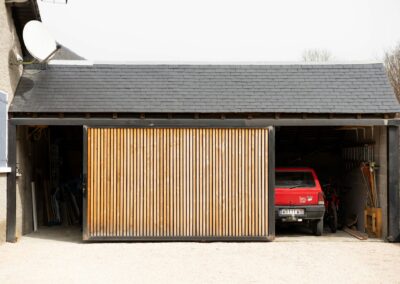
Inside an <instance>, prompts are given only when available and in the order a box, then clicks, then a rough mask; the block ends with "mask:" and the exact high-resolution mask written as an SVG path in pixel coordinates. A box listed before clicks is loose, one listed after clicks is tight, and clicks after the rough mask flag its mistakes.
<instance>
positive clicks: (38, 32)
mask: <svg viewBox="0 0 400 284" xmlns="http://www.w3.org/2000/svg"><path fill="white" fill-rule="evenodd" d="M22 38H23V39H24V43H25V46H26V49H27V50H28V51H29V53H30V54H31V55H32V56H33V57H34V58H36V59H37V60H38V61H39V62H43V61H46V60H48V59H49V58H50V57H51V56H52V55H53V54H54V53H55V52H56V51H57V49H58V47H57V42H56V41H55V39H54V38H53V36H52V35H51V34H50V32H49V31H48V30H47V29H46V28H45V27H44V25H43V24H42V22H39V21H35V20H33V21H29V22H28V23H27V24H26V25H25V27H24V30H23V32H22Z"/></svg>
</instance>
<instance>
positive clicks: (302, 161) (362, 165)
mask: <svg viewBox="0 0 400 284" xmlns="http://www.w3.org/2000/svg"><path fill="white" fill-rule="evenodd" d="M385 137H386V131H385V129H384V128H380V127H362V126H358V127H350V126H348V127H347V126H346V127H343V126H338V127H334V126H323V127H319V126H312V127H291V126H286V127H277V129H276V167H278V168H279V167H291V168H296V167H307V168H312V169H314V170H315V171H316V174H317V176H318V179H319V181H320V184H321V187H322V189H323V191H324V195H325V199H331V198H332V195H334V197H333V198H336V200H337V201H336V202H335V204H336V205H337V206H336V207H337V223H338V226H337V228H338V229H339V230H340V229H343V228H351V229H353V230H354V231H356V232H361V233H364V232H365V227H366V225H368V223H369V220H368V218H369V217H368V216H365V211H364V210H365V208H366V207H369V206H372V205H373V204H370V203H371V202H374V205H373V207H381V206H382V203H383V202H386V200H385V197H384V196H385V194H386V178H385V177H386V165H385V163H386V160H385V159H382V157H383V156H382V154H383V153H382V151H386V143H385V141H386V140H385V139H386V138H385ZM371 184H372V187H373V188H374V190H375V193H376V194H375V197H374V200H373V201H371V199H370V196H371V195H372V194H370V192H371ZM324 221H325V229H324V231H325V233H331V232H334V230H332V229H331V228H330V226H329V224H327V223H329V222H327V221H328V220H326V219H325V220H324ZM381 222H382V221H381ZM366 223H367V224H366ZM299 225H300V224H297V223H285V224H278V223H277V234H278V235H279V234H288V233H289V234H303V233H304V234H309V233H310V232H311V231H309V230H307V229H304V226H299ZM382 227H385V225H384V224H381V228H380V231H379V232H377V233H376V232H374V234H371V232H370V234H369V236H375V237H381V236H382V229H383V230H385V228H382ZM361 236H362V234H361Z"/></svg>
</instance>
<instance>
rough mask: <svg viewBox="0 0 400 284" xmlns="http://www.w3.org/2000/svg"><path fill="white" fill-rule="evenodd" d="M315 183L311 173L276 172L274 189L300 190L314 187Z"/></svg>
mask: <svg viewBox="0 0 400 284" xmlns="http://www.w3.org/2000/svg"><path fill="white" fill-rule="evenodd" d="M314 186H315V181H314V177H313V175H312V173H311V172H307V171H292V172H290V171H287V172H284V171H277V172H276V173H275V187H285V188H301V187H314Z"/></svg>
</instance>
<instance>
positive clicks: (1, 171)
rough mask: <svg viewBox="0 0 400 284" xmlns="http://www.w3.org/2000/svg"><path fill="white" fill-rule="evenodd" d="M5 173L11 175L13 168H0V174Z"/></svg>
mask: <svg viewBox="0 0 400 284" xmlns="http://www.w3.org/2000/svg"><path fill="white" fill-rule="evenodd" d="M3 173H11V168H10V167H0V174H3Z"/></svg>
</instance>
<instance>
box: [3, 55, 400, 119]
mask: <svg viewBox="0 0 400 284" xmlns="http://www.w3.org/2000/svg"><path fill="white" fill-rule="evenodd" d="M10 112H14V113H16V112H50V113H51V112H65V113H75V112H92V113H100V112H113V113H114V112H119V113H126V112H129V113H276V112H277V113H395V112H400V106H399V103H398V101H397V99H396V98H395V95H394V92H393V90H392V88H391V86H390V84H389V82H388V79H387V77H386V73H385V70H384V67H383V65H382V64H378V63H377V64H325V65H315V64H311V65H310V64H293V65H285V64H282V65H129V64H125V65H123V64H122V65H121V64H114V65H113V64H95V65H89V66H88V65H86V66H82V65H75V66H71V65H48V66H47V67H46V70H31V69H26V70H25V71H24V74H23V76H22V79H21V81H20V83H19V85H18V88H17V91H16V94H15V97H14V100H13V102H12V104H11V107H10Z"/></svg>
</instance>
